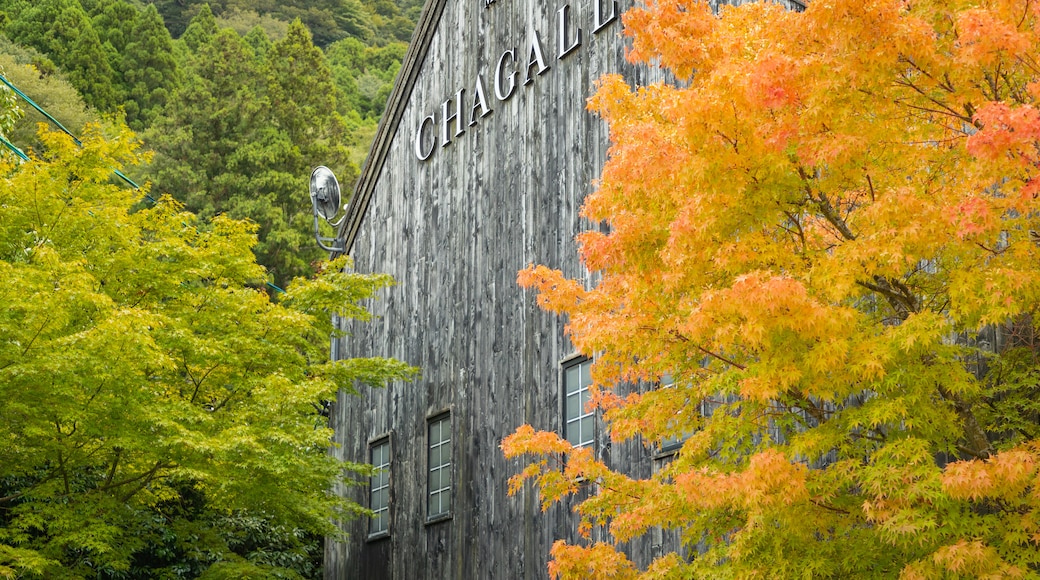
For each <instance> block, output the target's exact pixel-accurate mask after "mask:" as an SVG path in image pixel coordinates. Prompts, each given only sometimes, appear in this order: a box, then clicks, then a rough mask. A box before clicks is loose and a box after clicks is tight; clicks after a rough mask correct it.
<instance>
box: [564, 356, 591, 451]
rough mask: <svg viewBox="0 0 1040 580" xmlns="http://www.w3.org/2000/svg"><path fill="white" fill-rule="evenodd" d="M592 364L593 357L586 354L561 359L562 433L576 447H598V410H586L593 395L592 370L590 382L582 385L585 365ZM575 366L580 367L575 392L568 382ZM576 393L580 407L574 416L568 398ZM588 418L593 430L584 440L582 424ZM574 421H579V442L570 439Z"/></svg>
mask: <svg viewBox="0 0 1040 580" xmlns="http://www.w3.org/2000/svg"><path fill="white" fill-rule="evenodd" d="M592 364H593V359H592V358H590V357H587V356H584V355H580V354H576V355H572V356H569V357H567V358H565V359H563V360H562V361H560V390H559V393H560V435H561V436H562V437H563V439H564V440H566V441H567V442H569V443H571V445H572V446H573V447H574V448H575V449H582V448H586V447H588V448H591V449H593V450H595V449H596V438H597V435H598V430H599V425H598V421H596V411H595V410H592V411H586V410H585V409H586V407H587V405H588V399H589V398H590V397H591V393H590V392H589V387H590V386H591V385H592V379H591V370H590V371H588V375H589V381H588V383H587V384H585V385H584V386H583V385H582V376H583V374H584V373H583V372H582V371H583V367H584V368H589V369H591V367H592ZM574 368H577V369H578V375H577V376H578V388H577V389H576V390H575V391H574V392H568V388H569V385H568V382H567V375H568V371H570V370H571V369H574ZM582 393H587V396H586V397H585V401H584V404H583V403H582V399H583V397H582ZM574 395H576V396H577V397H578V409H577V411H578V414H577V415H576V416H574V417H573V418H572V417H569V416H568V404H567V402H568V399H569V398H570V397H571V396H574ZM586 419H590V420H591V423H592V432H591V434H590V435H589V438H588V439H586V440H583V439H582V434H583V433H584V431H583V430H582V428H581V425H582V422H583V421H584V420H586ZM572 423H577V424H578V425H577V428H578V434H577V440H578V443H577V444H575V443H572V442H571V440H570V432H569V427H570V425H571V424H572Z"/></svg>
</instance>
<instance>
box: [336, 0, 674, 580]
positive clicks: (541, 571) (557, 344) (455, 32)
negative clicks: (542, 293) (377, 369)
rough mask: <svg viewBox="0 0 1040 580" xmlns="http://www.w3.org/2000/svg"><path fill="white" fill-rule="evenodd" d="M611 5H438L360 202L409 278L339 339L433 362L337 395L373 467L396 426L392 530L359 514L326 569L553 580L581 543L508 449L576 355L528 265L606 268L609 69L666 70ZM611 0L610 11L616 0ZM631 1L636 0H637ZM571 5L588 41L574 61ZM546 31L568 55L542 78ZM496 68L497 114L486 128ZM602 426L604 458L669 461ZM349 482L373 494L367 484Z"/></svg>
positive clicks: (340, 424)
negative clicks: (604, 86) (372, 446)
mask: <svg viewBox="0 0 1040 580" xmlns="http://www.w3.org/2000/svg"><path fill="white" fill-rule="evenodd" d="M595 1H596V0H570V1H568V0H548V1H544V2H541V1H540V2H532V1H529V0H496V2H494V3H493V4H491V5H489V6H487V7H485V5H484V2H483V0H468V1H465V2H459V1H451V0H431V2H429V3H428V6H427V16H428V17H430V18H436V24H437V25H436V27H435V28H433V29H431V30H433V32H431V34H430V35H427V37H426V38H425V39H423V38H418V39H417V40H416V41H415V42H422V41H423V40H425V41H428V42H429V43H430V44H429V50H428V53H427V54H426V55H425V59H423V60H422V61H421V63H417V64H418V66H420V67H421V68H419V69H418V76H416V77H415V82H414V88H413V89H412V90H411V91H410V93H409V94H405V95H404V100H403V101H402V108H400V109H398V111H397V113H398V114H399V115H400V123H399V124H398V125H397V128H396V131H395V132H392V133H389V134H387V135H386V139H385V140H384V142H383V146H385V162H384V163H382V164H381V165H380V166H379V167H377V169H379V170H378V171H377V172H374V171H373V169H372V167H369V168H367V171H368V172H369V174H368V177H367V179H368V180H369V181H368V183H369V184H370V185H372V184H374V187H371V188H370V191H369V193H370V200H369V203H368V205H367V208H363V209H361V210H359V209H357V207H355V208H354V209H353V211H354V212H355V214H356V215H355V216H354V218H357V219H355V221H354V223H355V224H356V226H357V227H356V229H355V231H356V235H355V234H354V233H351V235H350V237H351V238H352V239H353V245H352V248H351V250H350V254H351V255H352V256H353V258H354V260H355V264H356V269H357V270H358V271H361V272H387V273H390V274H392V275H393V276H394V278H395V279H396V280H397V286H395V287H393V288H391V289H389V290H388V291H386V292H385V293H384V295H383V296H382V298H381V300H379V301H378V302H376V303H375V304H373V309H374V312H375V313H376V315H377V319H376V320H375V321H374V322H373V323H371V324H366V325H358V326H354V327H352V328H351V329H350V330H351V332H352V336H351V337H349V338H347V339H346V340H344V341H342V343H341V344H340V345H339V348H338V354H339V356H341V357H350V356H390V357H395V358H398V359H401V360H404V361H407V362H408V363H411V364H414V365H418V366H419V367H421V368H422V378H421V379H419V380H417V381H415V382H413V383H410V384H395V385H393V386H391V387H390V388H388V389H386V390H371V389H362V393H361V397H359V398H358V397H349V396H346V397H344V396H341V397H340V399H339V401H337V404H336V406H335V408H334V412H333V415H332V424H333V426H334V427H335V429H336V439H337V443H338V444H339V446H340V447H339V448H338V449H337V450H336V451H335V452H336V453H337V454H338V455H340V456H341V457H343V458H344V459H347V460H350V461H360V462H367V459H368V456H367V449H368V443H369V441H370V440H372V439H373V438H375V437H378V436H381V435H384V434H387V433H389V434H390V438H391V450H392V461H391V475H390V480H391V483H390V493H391V499H390V534H389V537H387V538H385V539H380V540H374V541H368V540H367V530H368V528H367V526H368V521H367V520H365V519H360V520H357V521H355V522H351V523H349V524H348V525H347V526H346V530H347V531H348V532H349V533H350V540H349V541H348V542H346V543H343V544H334V543H331V542H330V543H329V545H328V546H327V552H326V577H327V578H337V579H339V578H365V579H378V578H394V579H399V580H415V579H421V578H433V579H441V578H455V579H481V580H484V579H492V578H500V579H510V580H512V579H518V578H545V577H546V575H547V574H546V562H547V560H548V555H549V549H550V547H551V546H552V544H553V542H554V541H555V540H557V539H567V540H570V541H572V542H576V541H579V539H578V538H577V537H576V534H575V531H574V530H575V529H576V519H575V517H574V516H573V514H572V513H571V511H570V510H571V507H572V505H570V504H565V505H558V506H554V507H551V508H550V509H548V510H547V511H545V512H543V511H541V509H540V505H539V502H538V499H537V496H536V493H535V491H534V490H533V489H532V488H527V489H524V490H523V491H522V492H520V493H518V494H516V495H515V496H509V495H508V494H507V480H508V479H509V477H510V476H512V475H514V474H515V473H517V472H518V471H519V470H520V466H521V464H520V463H519V462H512V461H506V460H505V459H504V458H503V456H502V453H501V450H500V449H499V444H500V443H501V440H502V438H503V437H505V436H506V435H508V434H510V433H512V432H513V431H514V430H515V429H516V428H517V427H518V426H520V425H521V424H524V423H529V424H531V425H533V426H534V427H535V428H536V429H547V430H556V431H558V432H559V431H560V424H561V406H560V388H561V387H560V382H561V366H560V361H561V360H562V359H565V358H566V357H568V356H570V355H571V354H573V353H572V348H571V346H570V345H569V343H568V341H567V340H566V337H565V334H564V322H563V321H561V320H560V319H559V318H557V317H556V316H555V315H550V314H546V313H544V312H542V311H541V310H540V309H539V308H538V307H537V306H536V304H535V299H534V298H535V297H534V295H533V294H532V293H529V292H525V291H523V290H521V289H520V288H519V287H518V286H517V284H516V274H517V272H518V271H519V270H520V269H522V268H524V267H525V266H526V265H528V264H531V263H537V264H546V265H550V266H552V267H556V268H560V269H562V270H563V271H564V272H565V273H566V274H567V275H569V276H571V277H578V278H586V279H587V277H588V275H587V274H586V273H585V272H584V271H583V269H582V267H581V265H580V262H579V261H578V257H577V246H576V244H575V242H574V236H575V234H576V233H578V232H579V231H582V230H583V229H587V228H588V227H590V225H589V224H587V223H583V221H582V219H581V218H580V217H579V215H578V212H579V208H580V204H581V201H582V199H583V197H584V196H585V195H586V193H588V192H589V191H590V190H591V188H592V184H593V181H594V180H595V179H596V178H597V177H598V176H599V174H600V170H601V168H602V165H603V162H604V159H605V157H606V150H607V146H608V139H607V130H606V127H605V124H604V123H603V122H602V121H601V120H600V119H599V118H597V117H596V116H594V115H593V114H591V113H589V112H587V111H586V109H585V102H586V99H587V98H588V97H589V96H590V95H591V94H592V92H593V88H594V82H595V80H596V79H597V78H599V77H600V76H601V75H603V74H605V73H613V72H620V73H623V74H624V75H625V76H626V77H627V78H628V80H629V81H631V82H635V83H638V84H646V83H648V82H650V81H652V80H655V79H657V78H660V76H661V73H660V72H659V71H656V70H653V69H649V68H645V67H643V68H637V67H633V66H632V65H630V64H628V63H627V62H626V61H625V59H624V46H625V41H624V40H623V38H622V36H621V32H622V25H621V23H620V22H619V21H615V22H613V23H612V24H610V25H608V26H606V27H605V28H604V29H603V30H601V31H600V32H599V33H598V34H594V33H593V28H594V22H593V20H594V9H593V6H594V5H593V2H595ZM599 1H600V2H601V6H602V10H603V12H604V13H605V14H606V13H609V11H610V2H609V0H599ZM631 2H632V0H621V1H620V2H619V11H623V10H624V9H626V8H627V7H628V6H629V5H630V4H631ZM565 6H567V7H569V8H568V10H569V13H570V19H571V26H572V27H580V28H581V29H582V45H581V46H580V47H579V48H577V49H575V50H574V51H573V52H571V53H570V54H569V55H567V56H566V57H565V58H563V59H562V60H560V59H558V58H557V55H558V53H559V50H560V47H559V38H558V36H559V32H558V26H559V23H558V17H559V12H558V11H559V10H560V9H562V8H564V7H565ZM441 8H443V12H442V13H438V12H437V10H440V9H441ZM431 14H432V16H431ZM438 16H439V18H437V17H438ZM535 32H537V34H538V35H539V37H540V39H541V47H542V49H543V54H544V57H545V60H546V64H547V65H548V66H549V67H550V68H549V70H547V71H545V72H544V73H543V74H541V75H536V76H535V77H534V79H533V80H532V82H530V83H529V84H527V85H524V84H523V81H524V77H525V72H524V68H525V65H526V62H527V60H528V55H529V52H528V51H529V48H530V42H531V38H532V36H533V34H534V33H535ZM569 32H573V30H570V31H569ZM509 49H515V51H516V53H515V54H516V60H517V61H519V64H518V65H517V66H516V68H517V69H519V70H520V72H519V73H518V79H517V84H518V87H517V89H516V93H515V94H514V95H513V96H512V97H511V98H510V99H508V100H506V101H499V100H498V99H497V98H496V97H495V88H494V83H495V69H496V65H497V63H498V59H499V58H500V56H501V55H502V53H503V52H504V51H506V50H509ZM405 72H406V73H407V71H405ZM478 76H479V77H480V78H482V79H483V81H484V83H485V84H484V88H485V89H486V91H487V92H486V96H487V99H488V105H489V107H490V108H491V109H493V112H492V113H491V114H489V115H487V116H485V117H482V118H480V119H479V120H478V121H477V123H476V125H474V126H467V125H468V121H469V117H470V113H471V107H472V105H473V98H474V96H475V94H474V91H475V82H476V80H477V78H478ZM459 89H465V91H466V92H465V95H464V103H463V107H462V111H463V113H462V114H463V116H464V122H463V126H464V129H465V133H464V134H462V135H460V136H457V137H455V136H454V123H452V131H451V134H452V142H451V143H450V144H449V145H447V146H444V147H442V146H441V145H440V144H439V143H438V144H437V146H436V148H435V150H434V151H433V153H432V154H431V156H430V158H429V159H428V160H426V161H420V160H419V159H417V157H416V154H415V151H414V140H413V139H414V133H415V130H416V128H417V127H418V126H420V124H421V123H422V120H423V119H424V117H426V116H428V115H434V116H435V117H436V122H435V126H434V127H432V128H430V129H429V130H428V133H436V134H438V140H439V134H440V132H441V128H440V124H441V116H442V108H441V107H442V103H444V102H445V101H446V100H447V99H449V98H450V99H454V98H455V96H456V95H457V93H458V91H459ZM452 107H453V105H452ZM378 147H380V145H379V143H377V148H378ZM364 179H366V178H365V177H363V183H364ZM355 205H357V204H355ZM358 212H361V213H360V214H358ZM362 214H363V215H362ZM361 218H363V219H361ZM444 410H450V412H451V421H452V447H453V459H454V465H453V499H452V505H453V510H452V511H453V514H452V517H451V519H449V520H446V521H441V522H438V523H433V524H427V522H426V498H427V493H428V490H427V487H426V480H427V472H426V469H427V459H426V457H427V456H426V453H427V450H426V445H427V435H426V425H427V418H428V417H430V416H431V415H433V414H436V413H439V412H441V411H444ZM597 439H598V440H597V453H598V454H599V455H600V456H601V457H603V458H604V459H606V460H607V461H609V462H610V463H611V464H612V465H613V466H615V467H616V468H619V469H622V470H623V471H625V472H626V473H629V474H631V475H635V476H640V477H647V476H649V475H650V471H651V469H652V464H653V461H654V460H653V459H652V457H651V455H650V453H649V452H648V451H647V450H646V449H644V448H643V447H642V446H641V445H638V444H625V445H615V446H613V447H611V444H610V442H609V439H608V438H607V437H606V436H605V433H603V432H602V429H601V430H600V433H599V435H598V438H597ZM345 493H348V494H350V495H351V497H353V498H354V499H356V500H357V501H358V502H359V503H361V504H362V505H367V504H368V495H367V494H368V489H367V487H366V486H361V487H357V488H353V489H351V490H349V491H346V492H345ZM668 538H669V534H663V535H662V534H660V533H656V534H650V535H648V537H647V538H645V539H642V540H639V541H636V542H633V543H632V545H631V546H629V550H630V552H631V555H632V557H633V558H634V559H635V560H636V561H637V562H638V563H640V564H641V565H645V564H646V563H647V562H648V561H649V559H650V558H651V557H652V556H655V555H658V554H659V553H660V551H661V549H662V547H661V545H660V544H661V543H662V541H664V542H665V544H667V543H668ZM665 547H666V548H667V549H674V547H669V546H665Z"/></svg>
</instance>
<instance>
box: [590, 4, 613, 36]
mask: <svg viewBox="0 0 1040 580" xmlns="http://www.w3.org/2000/svg"><path fill="white" fill-rule="evenodd" d="M602 2H603V0H592V5H593V7H594V8H593V13H594V15H595V20H596V27H595V28H594V29H593V30H592V32H593V34H595V33H597V32H599V31H600V30H603V28H604V27H605V26H606V25H608V24H610V23H611V22H614V21H615V20H617V0H610V14H608V15H607V17H606V20H604V19H603V6H602Z"/></svg>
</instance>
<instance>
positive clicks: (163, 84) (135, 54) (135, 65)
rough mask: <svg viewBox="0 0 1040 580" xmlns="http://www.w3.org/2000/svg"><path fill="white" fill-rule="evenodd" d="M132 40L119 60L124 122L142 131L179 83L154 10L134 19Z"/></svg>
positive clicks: (166, 35)
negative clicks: (124, 113) (123, 86)
mask: <svg viewBox="0 0 1040 580" xmlns="http://www.w3.org/2000/svg"><path fill="white" fill-rule="evenodd" d="M131 38H132V40H131V41H130V42H129V43H127V45H126V49H125V52H124V53H123V56H122V59H121V61H120V62H121V64H122V66H121V69H122V71H123V82H124V85H125V88H126V91H127V92H126V100H125V101H124V107H125V108H126V118H127V122H128V123H129V124H130V126H131V127H132V128H134V129H137V130H142V129H144V128H145V127H147V126H149V125H151V124H152V122H154V120H155V117H156V116H157V115H158V114H159V113H160V112H161V111H162V109H163V107H164V106H165V105H166V102H167V101H168V100H169V99H170V96H171V95H172V94H173V92H174V91H176V90H177V87H178V86H179V85H180V82H181V73H180V68H179V67H178V65H177V62H176V60H175V59H174V55H173V40H172V39H171V38H170V34H169V32H167V30H166V28H165V27H164V26H163V22H162V17H160V16H159V13H158V12H157V11H156V10H155V7H154V6H148V7H147V8H145V10H144V11H143V12H142V13H141V14H140V16H139V17H138V18H137V20H136V22H135V25H134V28H133V33H132V37H131Z"/></svg>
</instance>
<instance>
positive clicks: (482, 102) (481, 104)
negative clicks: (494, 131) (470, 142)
mask: <svg viewBox="0 0 1040 580" xmlns="http://www.w3.org/2000/svg"><path fill="white" fill-rule="evenodd" d="M473 92H474V93H476V94H475V95H474V96H473V107H472V109H470V113H469V126H470V127H472V126H473V125H476V124H477V119H478V117H477V109H480V117H486V116H488V115H490V114H491V109H489V108H488V104H487V96H485V95H486V92H487V91H485V90H484V79H483V78H482V77H481V76H480V75H479V74H478V75H477V83H476V86H475V87H474V88H473Z"/></svg>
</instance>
